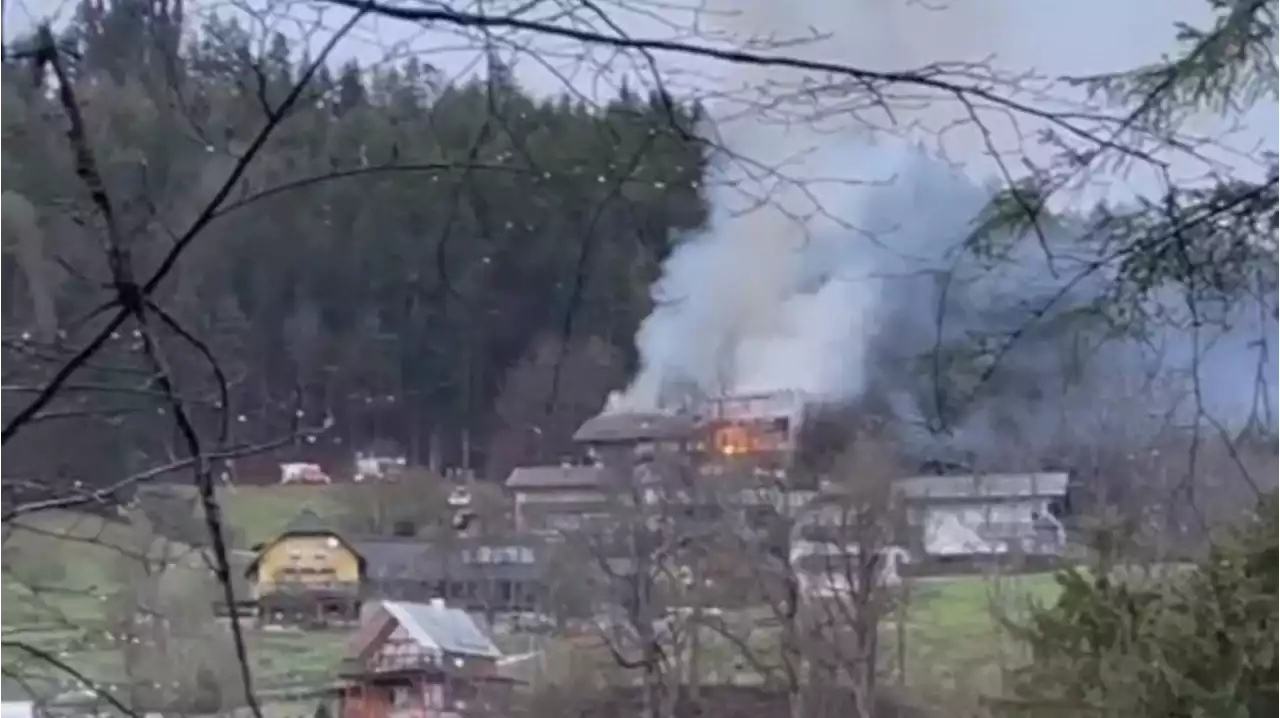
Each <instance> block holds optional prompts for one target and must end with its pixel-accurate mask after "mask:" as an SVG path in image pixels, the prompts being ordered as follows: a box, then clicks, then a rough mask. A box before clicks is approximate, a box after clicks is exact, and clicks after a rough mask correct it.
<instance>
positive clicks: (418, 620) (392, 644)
mask: <svg viewBox="0 0 1280 718" xmlns="http://www.w3.org/2000/svg"><path fill="white" fill-rule="evenodd" d="M501 658H502V652H501V651H500V650H499V649H498V647H497V646H496V645H495V644H494V643H493V641H492V640H491V639H490V638H489V637H488V636H487V635H485V633H484V631H482V630H481V629H480V627H479V626H478V625H476V622H475V621H474V620H472V618H471V617H470V616H469V615H468V614H467V613H466V612H465V611H463V610H462V609H460V608H455V607H451V606H448V605H447V604H446V603H445V602H444V601H443V600H439V599H437V600H433V601H431V602H429V603H412V602H405V601H377V602H373V603H371V604H369V605H368V606H367V607H366V609H365V611H364V612H363V616H362V617H361V621H360V628H359V630H358V631H357V632H356V634H355V636H354V637H353V638H352V640H351V642H350V643H349V644H348V646H347V650H346V653H345V655H344V657H343V666H342V678H343V680H344V681H345V682H346V688H345V689H344V694H343V699H342V718H391V717H392V716H395V718H444V717H445V716H450V717H453V716H469V715H495V714H501V710H502V708H503V707H505V706H506V705H508V701H509V696H510V689H511V687H512V685H513V681H511V680H510V679H508V678H505V677H504V676H503V675H502V673H501V671H500V670H499V659H501Z"/></svg>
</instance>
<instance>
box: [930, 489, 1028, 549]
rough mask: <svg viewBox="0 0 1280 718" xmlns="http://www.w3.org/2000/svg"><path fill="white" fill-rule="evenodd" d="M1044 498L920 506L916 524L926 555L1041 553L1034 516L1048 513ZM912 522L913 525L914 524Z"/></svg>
mask: <svg viewBox="0 0 1280 718" xmlns="http://www.w3.org/2000/svg"><path fill="white" fill-rule="evenodd" d="M1049 503H1050V501H1049V499H1048V498H1026V499H1016V500H1008V501H985V502H980V501H974V502H951V503H946V504H934V505H929V506H925V507H922V508H921V509H920V513H919V514H917V517H916V522H918V525H919V526H920V528H921V529H922V530H923V534H924V536H923V538H924V546H923V548H924V551H925V553H926V554H927V555H930V556H948V555H951V556H956V555H967V554H1003V553H1008V552H1015V551H1020V552H1023V553H1041V552H1043V550H1042V549H1043V547H1041V546H1039V545H1038V544H1037V541H1038V540H1039V539H1041V538H1044V537H1041V536H1039V535H1038V533H1037V529H1036V525H1035V519H1034V518H1033V515H1034V514H1037V513H1039V514H1047V513H1049ZM916 522H913V523H916Z"/></svg>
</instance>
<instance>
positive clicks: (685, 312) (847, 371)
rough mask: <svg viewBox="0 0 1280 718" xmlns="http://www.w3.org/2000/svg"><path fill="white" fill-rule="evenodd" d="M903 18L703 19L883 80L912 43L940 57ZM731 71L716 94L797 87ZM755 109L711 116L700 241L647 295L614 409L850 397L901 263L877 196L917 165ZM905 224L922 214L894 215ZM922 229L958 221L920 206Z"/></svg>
mask: <svg viewBox="0 0 1280 718" xmlns="http://www.w3.org/2000/svg"><path fill="white" fill-rule="evenodd" d="M900 5H901V4H900V3H894V2H884V1H883V0H871V1H869V2H844V3H820V2H818V1H817V0H814V1H813V2H805V3H798V4H797V3H779V2H776V1H771V0H750V1H749V2H739V3H734V4H733V10H731V11H728V12H727V13H726V14H724V15H719V14H715V13H709V15H708V17H710V18H718V19H719V21H720V23H721V24H722V25H725V27H722V28H719V29H720V30H722V31H724V32H727V33H728V34H731V35H732V36H734V37H736V38H739V39H742V38H761V37H765V36H770V37H775V38H779V39H784V40H785V39H790V38H802V37H806V36H812V34H813V33H814V31H815V30H814V28H819V27H820V28H823V32H834V33H835V34H834V35H833V36H832V37H830V38H828V39H826V40H823V41H814V42H809V43H806V44H803V45H800V46H798V47H791V48H788V52H789V53H790V54H792V55H795V56H799V57H801V58H806V59H815V60H823V61H828V62H829V61H838V62H846V63H850V64H856V63H859V62H862V63H863V64H864V66H865V65H867V64H868V61H869V62H870V64H871V65H872V66H876V65H879V66H882V67H886V68H887V67H894V66H898V67H901V66H906V65H910V64H912V60H913V58H912V57H911V55H912V54H913V52H912V47H913V44H914V43H919V42H921V41H923V40H932V41H937V42H942V43H944V44H945V43H946V42H948V41H947V38H950V37H952V35H951V34H949V33H947V34H944V33H939V32H936V31H929V30H928V29H927V27H928V24H927V23H926V24H925V25H924V26H921V25H920V24H919V23H917V22H912V23H911V26H912V28H913V30H914V32H905V31H904V30H905V27H906V25H907V24H908V23H907V21H906V20H904V19H903V17H901V11H900V10H899V7H900ZM917 19H918V18H917ZM965 23H966V24H968V25H970V26H972V27H984V28H985V30H984V31H982V32H981V33H979V35H980V36H981V37H994V36H995V34H994V33H991V32H990V30H991V27H990V23H982V22H977V21H975V19H974V18H967V20H966V21H965ZM922 27H923V28H924V29H923V30H922ZM829 28H836V30H834V31H831V30H828V29H829ZM956 29H958V26H957V25H955V24H951V25H950V26H949V30H951V31H954V30H956ZM968 39H969V40H970V41H972V40H974V39H975V37H974V36H973V35H972V34H971V35H970V36H969V37H968ZM939 49H940V48H938V47H936V46H935V47H931V48H930V50H931V51H935V52H936V51H938V50H939ZM957 52H963V50H957ZM736 69H737V73H738V74H737V75H735V76H734V77H732V78H729V79H728V80H727V83H728V85H729V86H730V87H733V88H740V87H766V86H767V87H772V88H775V92H777V91H785V89H784V88H795V87H799V86H800V85H801V84H803V83H804V81H805V78H804V77H802V76H801V75H800V74H798V73H796V72H794V71H779V70H776V69H771V68H758V67H753V66H750V65H739V66H736ZM731 94H732V93H731ZM759 110H760V108H759V107H757V106H751V105H748V106H746V107H743V106H739V105H737V104H734V103H733V102H730V101H724V102H722V103H721V104H720V105H713V106H712V107H711V108H710V111H711V116H712V117H713V118H714V119H713V122H712V125H713V128H714V131H713V134H714V135H715V136H714V142H715V143H716V144H717V145H719V146H720V147H722V148H723V149H724V150H725V152H726V156H725V158H723V161H720V162H718V163H717V164H718V167H717V176H716V177H715V178H714V181H713V182H712V183H711V187H712V189H711V191H710V196H709V201H710V204H711V207H712V216H711V219H710V224H709V228H708V229H707V231H706V232H705V233H703V234H701V235H699V236H696V237H692V238H688V239H687V240H686V241H685V242H684V243H683V244H682V245H680V246H679V247H678V248H677V249H676V250H675V252H674V253H673V254H672V256H671V257H670V258H669V259H668V261H667V263H666V265H665V266H664V269H663V276H662V278H661V279H660V281H659V282H658V283H657V284H656V285H655V287H654V290H653V296H654V300H655V304H656V305H657V306H656V308H655V310H654V311H653V313H652V314H651V316H650V317H649V318H648V319H647V320H646V321H645V322H644V324H643V326H642V328H641V330H640V334H639V336H638V338H637V343H638V346H639V349H640V355H641V362H642V369H641V371H640V373H639V375H638V376H637V378H636V380H635V382H634V383H633V385H632V386H631V387H630V388H629V389H628V390H627V391H626V392H625V393H624V394H622V395H619V396H616V397H614V398H613V400H612V401H611V402H610V405H611V407H613V408H619V409H621V408H625V409H653V408H656V407H658V406H659V405H660V404H662V403H663V399H664V394H665V393H667V392H671V391H679V390H683V389H694V390H696V391H699V392H702V393H711V394H716V393H729V392H733V393H738V392H744V391H753V392H754V391H771V390H783V389H800V390H804V391H806V392H808V393H811V394H814V395H818V396H823V397H845V396H850V395H853V394H856V393H858V392H859V391H861V389H862V386H863V382H864V380H865V377H864V376H863V374H862V368H863V367H864V365H865V362H866V356H865V351H866V341H865V339H866V337H868V336H869V335H870V334H872V333H873V332H874V331H875V329H876V328H875V322H876V321H877V315H878V306H879V302H878V297H879V295H880V293H881V289H880V282H881V280H882V277H881V276H880V272H881V271H883V270H884V269H886V268H887V267H888V266H889V265H899V264H901V262H897V261H886V260H887V259H889V258H890V257H891V256H892V254H893V251H892V250H890V251H889V252H888V256H886V251H885V250H884V249H882V248H880V247H877V246H876V245H875V244H874V243H873V241H872V240H876V241H889V240H890V239H895V238H889V237H886V236H885V235H886V230H889V229H891V228H892V227H891V225H892V224H895V223H896V221H897V220H898V218H899V216H901V215H903V214H904V213H901V212H898V211H892V212H890V213H888V214H890V215H894V216H892V217H890V218H889V219H890V220H891V221H888V222H886V221H883V220H884V218H883V217H880V216H879V215H884V214H885V212H883V211H876V208H875V205H876V204H877V203H883V202H890V203H894V199H893V198H884V197H881V196H880V195H881V194H883V192H884V190H885V189H886V188H890V189H891V188H893V187H896V186H898V185H899V183H900V182H901V181H902V180H903V177H901V176H897V175H902V174H903V173H904V171H905V172H906V173H910V172H911V171H912V168H911V167H909V166H908V165H913V164H914V159H915V158H914V157H913V156H912V155H911V154H910V153H909V152H908V148H907V146H906V145H905V144H904V143H901V142H899V143H898V144H896V145H891V146H875V145H874V144H872V138H871V136H870V135H869V134H868V133H867V132H866V130H865V129H864V128H862V127H859V126H857V125H855V124H854V123H852V122H850V121H849V120H850V119H851V118H849V117H845V118H841V117H838V116H837V117H834V118H828V119H827V120H825V121H823V122H815V121H812V120H806V121H804V122H799V123H796V122H788V121H787V120H788V119H789V118H790V117H791V116H792V114H793V113H794V112H796V108H794V107H792V108H788V107H786V106H783V107H781V108H774V111H772V112H768V113H765V112H760V111H759ZM895 176H897V177H895ZM906 179H907V180H908V181H910V177H907V178H906ZM908 191H909V192H910V189H909V188H908ZM902 199H903V198H901V197H899V198H898V204H900V203H901V200H902ZM967 204H969V205H970V206H969V207H968V208H967V209H966V211H968V212H971V211H972V210H975V209H976V208H977V204H976V203H975V202H973V201H970V202H968V203H967ZM903 209H905V208H903ZM912 215H917V216H918V213H915V212H912V211H907V212H905V216H908V217H910V216H912ZM930 215H931V216H933V217H941V215H946V219H947V220H948V221H954V222H956V224H954V225H952V226H955V227H960V226H963V225H962V223H963V221H964V220H966V219H967V217H964V216H960V215H957V214H956V213H955V212H953V211H951V210H950V208H945V207H936V208H932V209H931V212H930ZM869 222H870V223H875V224H880V225H883V226H880V227H873V226H870V223H869ZM930 224H939V223H937V222H931V223H930ZM942 226H945V225H942ZM912 229H914V230H915V231H916V232H917V233H918V232H920V231H922V230H924V229H926V228H912ZM896 239H897V241H898V242H899V243H905V242H906V241H911V243H915V244H919V243H921V242H920V240H919V239H918V238H907V240H903V239H901V238H896Z"/></svg>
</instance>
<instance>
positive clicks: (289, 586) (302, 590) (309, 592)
mask: <svg viewBox="0 0 1280 718" xmlns="http://www.w3.org/2000/svg"><path fill="white" fill-rule="evenodd" d="M258 591H259V595H260V596H268V595H283V596H316V595H324V596H342V597H351V598H354V597H355V596H357V595H359V593H360V582H358V581H330V580H324V579H314V580H288V581H273V582H271V583H263V584H261V586H260V587H259V589H258Z"/></svg>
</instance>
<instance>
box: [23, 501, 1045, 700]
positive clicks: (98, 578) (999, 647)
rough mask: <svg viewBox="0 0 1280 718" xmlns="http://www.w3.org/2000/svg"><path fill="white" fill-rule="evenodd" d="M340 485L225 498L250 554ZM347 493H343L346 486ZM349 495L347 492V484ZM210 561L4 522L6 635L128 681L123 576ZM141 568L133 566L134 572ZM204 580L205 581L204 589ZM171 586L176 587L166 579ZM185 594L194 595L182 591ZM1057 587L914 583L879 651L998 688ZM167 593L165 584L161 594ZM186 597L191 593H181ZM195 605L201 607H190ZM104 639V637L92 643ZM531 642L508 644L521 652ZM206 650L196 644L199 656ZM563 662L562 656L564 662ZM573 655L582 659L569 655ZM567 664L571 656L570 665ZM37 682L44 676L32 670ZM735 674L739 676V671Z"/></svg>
mask: <svg viewBox="0 0 1280 718" xmlns="http://www.w3.org/2000/svg"><path fill="white" fill-rule="evenodd" d="M336 488H337V487H293V486H289V487H279V486H272V487H239V488H235V489H226V490H224V491H223V494H222V497H221V498H222V503H223V507H224V512H225V516H226V521H227V525H228V527H229V528H232V529H233V530H234V532H235V533H236V534H237V536H238V537H239V538H240V539H241V542H240V547H241V552H240V553H239V554H238V558H239V560H240V561H243V560H244V558H245V556H246V554H245V552H244V551H243V549H244V548H246V547H247V546H249V545H252V544H253V543H258V542H261V541H265V540H267V539H270V538H272V537H274V536H275V535H277V534H278V532H279V531H280V530H281V529H282V528H283V527H284V525H285V524H287V523H288V522H289V521H290V520H291V519H292V518H293V517H294V516H295V515H296V514H297V512H298V511H300V510H301V509H302V508H303V507H304V506H305V507H308V508H310V509H311V510H313V511H315V512H316V513H318V514H321V515H322V516H325V515H329V516H336V515H337V514H338V512H339V511H341V503H340V494H339V492H338V491H337V490H336ZM344 488H345V487H344ZM348 490H349V489H348ZM203 561H204V559H203V557H202V556H201V555H200V554H199V553H197V552H195V551H192V550H191V549H190V548H189V547H186V546H182V545H179V544H176V543H174V542H169V541H165V540H158V539H154V538H153V537H150V536H148V535H146V534H145V533H144V532H142V531H141V530H138V529H134V528H132V527H130V526H128V525H125V524H123V523H120V522H115V521H106V520H103V519H101V518H97V517H92V516H86V515H83V514H75V513H70V512H50V513H42V514H38V515H34V516H28V517H22V518H20V519H18V520H15V521H14V522H13V523H11V524H10V525H9V526H6V527H5V540H4V549H3V566H4V581H3V604H2V605H3V628H4V635H5V639H6V640H7V641H14V640H20V641H27V642H30V643H31V644H32V645H35V646H37V647H39V648H41V649H43V650H48V651H51V652H53V653H54V654H55V655H58V656H60V657H61V658H62V659H64V660H66V661H67V662H68V663H70V664H71V665H72V666H74V667H76V668H77V669H79V670H81V671H82V672H84V673H85V674H86V675H88V676H89V677H90V678H92V679H94V680H97V681H102V682H104V683H107V684H110V683H114V682H117V681H121V680H123V679H124V676H123V674H122V669H121V667H120V666H121V649H120V648H119V646H118V645H117V644H115V643H110V642H109V641H104V640H102V636H104V635H105V634H106V633H107V632H108V631H109V629H110V624H109V623H108V616H109V615H111V612H112V608H111V607H112V606H113V605H116V602H118V601H119V600H121V599H120V597H121V595H122V594H123V592H122V585H123V583H124V582H126V581H128V580H130V579H129V578H128V576H129V574H128V571H126V569H127V568H128V567H129V566H132V565H133V564H137V565H147V566H153V567H158V566H161V565H163V566H164V572H163V576H164V581H166V582H170V583H171V584H172V585H173V586H175V587H178V588H175V589H173V590H189V589H190V587H191V586H198V587H201V586H202V587H204V588H203V589H201V588H197V589H195V594H194V595H199V596H201V597H202V598H203V597H207V596H211V595H213V594H212V590H211V589H210V588H209V585H210V584H209V583H208V581H210V574H209V570H208V568H207V566H206V565H205V564H204V563H203ZM135 570H136V569H135ZM201 581H204V582H205V583H200V582H201ZM160 585H162V586H168V585H169V584H168V583H161V584H160ZM183 587H185V588H183ZM1056 588H1057V586H1056V583H1055V582H1054V581H1053V580H1052V578H1051V577H1049V576H1048V575H1045V574H1036V575H1025V576H1015V577H1004V578H1001V579H999V580H995V579H986V578H982V577H956V578H948V579H938V580H926V581H921V582H916V583H915V584H913V587H912V591H911V600H910V602H909V605H908V610H907V613H906V616H905V622H904V628H903V631H902V632H901V633H899V631H898V630H897V627H896V624H893V622H890V623H891V625H889V626H886V628H885V630H884V633H883V639H882V654H883V655H884V657H885V661H886V663H887V664H888V665H891V666H897V665H898V658H897V648H898V637H899V636H902V637H905V647H906V655H905V666H906V671H907V676H908V682H909V683H910V684H911V685H913V686H915V685H917V684H919V685H921V686H922V687H923V686H925V685H927V686H928V687H929V690H942V691H946V690H965V689H970V688H973V687H974V686H979V685H990V682H991V680H993V676H998V666H999V665H1000V661H1001V658H1002V656H1005V655H1008V652H1009V650H1010V648H1011V647H1010V646H1007V645H1005V642H1004V641H1003V640H1002V638H1001V636H1002V632H1001V631H1000V630H999V628H998V626H997V622H996V621H995V619H994V618H993V609H994V610H996V611H999V612H1003V613H1009V612H1016V611H1018V610H1020V609H1021V608H1023V607H1025V606H1026V605H1027V603H1028V601H1031V600H1039V601H1047V600H1052V598H1053V596H1054V595H1055V594H1056ZM160 590H161V592H162V593H163V592H164V591H165V590H169V589H167V588H162V589H160ZM182 595H186V594H182ZM189 603H200V601H190V602H189ZM754 618H755V617H752V616H749V615H742V616H738V617H737V618H736V619H732V620H735V621H736V622H737V623H738V624H739V626H740V628H741V629H742V631H743V633H742V634H741V635H742V637H743V638H744V639H745V640H747V641H748V642H749V643H750V644H752V645H754V646H756V647H758V648H764V649H766V650H765V651H764V652H768V651H767V648H768V647H769V644H770V643H771V642H776V636H774V637H772V638H771V637H770V631H769V629H767V628H765V629H759V628H756V629H754V630H752V631H751V632H748V626H751V625H754V624H757V623H758V621H755V620H754ZM95 637H96V639H95ZM248 637H249V640H250V648H251V657H252V660H253V668H254V670H255V676H256V677H257V679H258V681H259V684H260V686H261V687H270V686H272V685H283V684H292V683H296V682H300V681H323V680H327V679H331V678H332V677H333V669H334V668H335V667H336V665H337V662H338V660H339V658H340V654H341V650H342V645H343V642H344V641H345V640H346V636H345V635H344V634H342V633H337V632H313V633H300V632H298V633H286V632H261V631H257V630H250V631H249V635H248ZM703 645H704V655H706V656H707V659H705V660H706V662H707V663H708V664H717V663H723V664H726V665H728V664H741V661H740V660H736V659H735V658H734V657H733V656H734V655H735V651H736V650H737V649H735V648H734V647H733V646H732V645H730V643H729V642H728V641H727V640H725V639H722V638H721V639H717V638H716V637H715V636H711V635H708V636H707V638H706V639H705V641H704V644H703ZM531 647H533V646H531V645H523V644H521V642H519V641H516V642H515V643H510V642H509V644H508V646H507V648H508V649H509V650H511V651H513V652H519V651H522V650H528V649H529V648H531ZM538 647H539V648H541V649H542V650H544V651H545V653H546V656H545V658H544V660H543V661H542V662H543V663H544V664H546V663H562V664H565V665H567V664H570V663H576V664H579V665H580V664H581V663H582V660H589V661H590V660H606V661H607V660H608V657H607V655H603V652H600V653H601V654H602V655H599V656H596V657H595V658H592V656H593V655H594V654H595V653H596V652H593V651H590V650H589V646H588V645H585V644H583V643H581V642H579V643H570V642H567V641H556V640H552V641H541V642H540V644H539V646H538ZM197 650H198V649H197ZM558 657H559V658H558ZM569 657H573V659H574V660H572V661H571V660H570V658H569ZM561 658H563V660H561ZM3 662H4V667H5V668H6V669H7V670H11V669H14V668H17V667H20V666H19V664H20V663H23V661H22V657H21V655H20V652H19V651H15V650H6V651H4V655H3ZM25 663H26V664H27V665H26V666H22V667H23V668H24V672H25V673H27V674H28V675H30V674H31V673H32V672H33V670H34V673H35V674H37V675H39V674H41V673H44V674H47V673H48V671H47V669H44V668H41V669H30V668H29V667H30V662H29V661H28V662H25ZM726 670H730V671H737V670H740V667H731V668H729V669H726Z"/></svg>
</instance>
